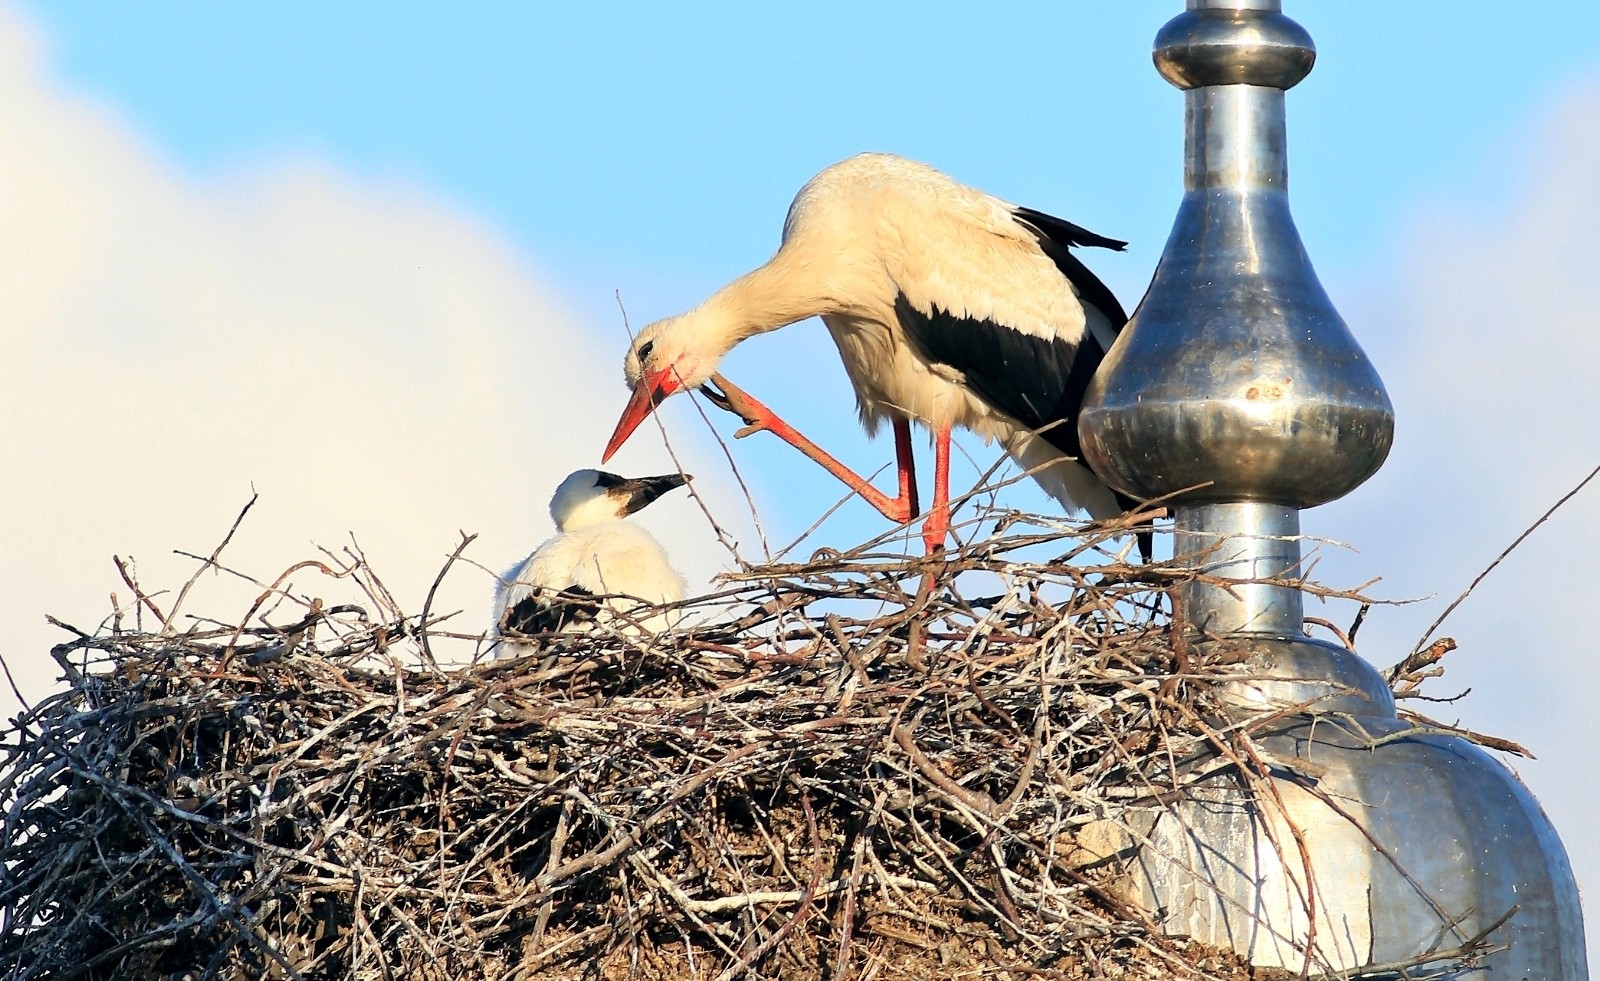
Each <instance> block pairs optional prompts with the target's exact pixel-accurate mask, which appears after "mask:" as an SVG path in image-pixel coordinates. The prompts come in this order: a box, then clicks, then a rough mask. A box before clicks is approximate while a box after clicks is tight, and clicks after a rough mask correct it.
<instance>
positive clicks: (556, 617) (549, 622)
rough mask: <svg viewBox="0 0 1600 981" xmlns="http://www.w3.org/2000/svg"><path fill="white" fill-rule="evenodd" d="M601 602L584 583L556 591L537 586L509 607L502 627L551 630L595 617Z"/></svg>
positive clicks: (516, 630) (512, 630) (514, 630)
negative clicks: (597, 600) (598, 601)
mask: <svg viewBox="0 0 1600 981" xmlns="http://www.w3.org/2000/svg"><path fill="white" fill-rule="evenodd" d="M599 609H600V604H599V603H597V602H596V601H595V599H594V593H591V592H590V591H589V590H587V589H584V588H583V587H582V586H568V587H567V588H566V589H563V590H560V591H559V592H558V591H555V590H549V589H538V588H536V589H534V590H533V592H531V593H529V594H528V595H527V596H524V597H523V598H522V599H521V600H519V601H517V604H516V605H515V606H513V607H511V608H510V609H509V610H507V611H506V613H505V617H504V618H503V620H502V623H501V629H502V630H504V631H506V632H507V633H517V634H548V633H555V632H556V631H558V630H563V629H565V628H566V626H567V625H568V624H571V623H582V622H586V621H590V620H593V619H594V618H595V614H596V613H597V612H599Z"/></svg>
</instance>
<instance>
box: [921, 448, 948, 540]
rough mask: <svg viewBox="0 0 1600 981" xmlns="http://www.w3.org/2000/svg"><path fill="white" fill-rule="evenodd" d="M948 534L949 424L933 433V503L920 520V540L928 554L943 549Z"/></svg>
mask: <svg viewBox="0 0 1600 981" xmlns="http://www.w3.org/2000/svg"><path fill="white" fill-rule="evenodd" d="M949 534H950V426H949V425H948V424H946V425H943V426H940V427H939V428H938V429H936V430H935V431H934V434H933V504H931V505H930V506H929V507H928V517H927V518H926V519H925V520H924V521H923V522H922V541H923V544H925V545H926V546H927V547H928V554H929V555H932V554H933V553H934V552H938V551H942V550H943V549H944V540H945V536H947V535H949Z"/></svg>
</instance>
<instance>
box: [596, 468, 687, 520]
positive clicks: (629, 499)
mask: <svg viewBox="0 0 1600 981" xmlns="http://www.w3.org/2000/svg"><path fill="white" fill-rule="evenodd" d="M693 479H694V478H693V477H692V476H690V475H688V474H682V473H669V474H662V475H661V476H659V477H635V478H633V479H631V480H624V481H623V482H622V483H621V484H618V485H617V486H616V487H615V488H613V489H612V491H611V492H612V493H613V494H616V495H617V496H618V497H620V498H622V501H623V504H622V513H623V514H624V515H628V514H633V513H634V512H635V511H638V510H639V509H640V508H643V507H645V506H646V505H648V504H649V503H650V502H651V501H654V500H655V499H656V498H658V497H660V496H661V495H662V494H665V493H666V492H667V491H669V490H672V489H673V488H675V487H682V486H683V485H684V484H687V483H688V482H689V481H691V480H693Z"/></svg>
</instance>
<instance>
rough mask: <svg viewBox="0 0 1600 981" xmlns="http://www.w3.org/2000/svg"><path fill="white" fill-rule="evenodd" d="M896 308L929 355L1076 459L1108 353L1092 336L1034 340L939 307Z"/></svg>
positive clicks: (902, 301) (899, 303) (906, 303)
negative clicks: (1081, 424)
mask: <svg viewBox="0 0 1600 981" xmlns="http://www.w3.org/2000/svg"><path fill="white" fill-rule="evenodd" d="M894 309H895V315H896V316H897V318H898V319H899V321H900V326H901V328H902V329H903V330H904V331H905V333H906V337H907V338H909V339H910V340H911V343H912V344H913V345H914V346H915V347H916V349H917V352H918V353H919V354H921V355H922V356H923V357H924V358H926V359H927V360H928V361H930V362H932V363H934V364H939V365H944V366H946V367H949V368H953V369H955V370H956V371H959V372H961V374H962V375H963V376H965V378H966V384H967V387H969V388H971V389H972V390H973V391H974V392H976V393H977V394H978V397H979V398H982V399H983V400H984V401H985V402H987V403H989V404H990V405H992V406H994V407H995V408H997V409H999V410H1000V411H1001V412H1004V413H1005V414H1006V415H1008V416H1011V417H1012V418H1013V419H1015V420H1017V421H1018V422H1020V423H1022V424H1023V425H1024V426H1027V427H1028V428H1029V429H1041V430H1043V433H1042V435H1043V436H1044V438H1045V439H1047V440H1049V441H1050V443H1051V444H1052V445H1053V446H1056V447H1058V448H1059V449H1061V450H1062V451H1063V452H1066V453H1069V454H1071V455H1072V456H1077V455H1078V431H1077V415H1078V411H1077V410H1078V406H1079V405H1080V404H1082V402H1083V392H1084V390H1085V389H1087V388H1088V387H1089V379H1091V378H1093V377H1094V369H1095V368H1096V367H1097V366H1098V365H1099V363H1100V358H1101V357H1103V356H1104V355H1103V352H1101V351H1100V346H1099V343H1098V342H1097V341H1095V339H1094V337H1093V336H1092V335H1091V334H1089V333H1088V332H1085V333H1084V337H1083V342H1082V343H1081V344H1073V343H1070V342H1067V341H1063V340H1059V339H1055V338H1044V337H1036V336H1034V335H1032V334H1024V333H1023V332H1022V331H1020V330H1016V329H1014V328H1012V327H1007V326H1005V325H1003V324H996V323H994V322H993V321H990V320H978V319H975V318H972V317H958V316H955V315H954V314H952V313H950V312H949V311H946V310H941V309H940V308H938V307H934V308H933V309H932V310H931V311H930V312H927V313H924V312H923V311H921V310H918V309H917V308H916V307H914V306H912V305H911V301H910V300H908V299H906V297H905V295H904V294H901V295H900V296H897V297H895V302H894ZM1080 348H1081V352H1080ZM1051 423H1057V424H1056V425H1051ZM1047 426H1048V427H1049V428H1046V427H1047Z"/></svg>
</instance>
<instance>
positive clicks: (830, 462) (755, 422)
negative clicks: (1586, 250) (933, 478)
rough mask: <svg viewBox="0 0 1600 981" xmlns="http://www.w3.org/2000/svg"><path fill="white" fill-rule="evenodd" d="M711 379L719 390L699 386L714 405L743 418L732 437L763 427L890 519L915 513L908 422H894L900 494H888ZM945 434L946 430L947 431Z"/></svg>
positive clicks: (907, 517)
mask: <svg viewBox="0 0 1600 981" xmlns="http://www.w3.org/2000/svg"><path fill="white" fill-rule="evenodd" d="M711 380H712V381H713V382H715V383H716V385H717V388H719V389H721V391H720V392H719V391H715V390H713V389H711V388H710V387H702V388H701V389H700V390H701V391H702V392H704V393H705V396H706V397H707V398H709V399H710V400H711V401H712V402H713V403H715V404H716V405H717V406H719V407H721V408H723V409H726V410H728V411H729V412H732V413H733V414H735V415H737V416H738V417H739V418H741V419H743V420H744V421H745V428H743V429H741V430H739V431H738V432H737V433H734V437H735V438H738V437H741V436H748V435H750V434H751V433H753V432H760V431H762V430H765V431H766V432H769V433H771V434H772V435H774V436H776V437H778V438H779V439H781V440H783V441H784V442H785V443H788V444H789V445H790V446H793V447H794V448H795V449H797V450H799V451H800V452H801V453H804V454H805V455H806V456H808V457H810V458H811V459H812V460H814V461H816V462H817V463H818V464H820V465H821V466H822V468H823V469H824V470H826V471H828V472H829V473H831V474H833V475H834V476H835V477H838V478H839V479H840V480H842V481H844V484H845V486H846V487H849V488H850V489H851V490H853V491H855V492H856V493H857V494H860V495H861V496H862V497H863V498H864V499H865V500H866V502H867V503H868V504H870V505H872V506H873V507H875V508H877V509H878V512H879V513H880V514H882V515H883V516H884V517H886V518H888V519H889V520H890V521H894V522H898V523H899V524H907V523H909V522H910V521H911V519H912V518H915V517H916V516H917V495H916V485H915V482H914V480H913V479H912V471H911V429H910V426H909V425H908V424H905V423H896V424H895V425H896V428H895V452H896V455H897V456H899V463H900V496H899V497H897V498H896V497H890V496H889V495H887V494H885V493H884V492H883V491H881V490H878V489H877V488H876V487H874V486H872V485H871V484H869V483H867V480H866V478H865V477H862V476H860V475H859V474H857V473H856V472H855V471H854V470H851V469H850V468H849V467H847V466H845V465H844V464H842V463H840V462H839V461H838V460H837V459H835V458H834V457H833V455H832V454H830V453H828V451H827V450H824V449H823V448H822V447H820V446H818V445H817V444H815V443H813V442H811V440H809V439H807V438H806V437H804V436H802V435H801V434H800V433H799V431H798V430H796V429H795V428H794V427H793V426H791V425H789V424H788V423H786V422H784V421H783V420H782V419H780V418H778V416H777V413H775V412H773V411H772V410H771V409H769V408H767V407H766V406H764V405H762V404H761V403H760V402H758V401H756V400H755V399H754V398H751V397H750V394H749V393H747V392H745V391H744V390H743V389H741V388H739V387H738V386H737V385H734V384H733V383H732V382H730V381H728V380H727V379H726V378H724V377H722V376H721V375H712V376H711ZM901 426H904V427H905V438H904V441H903V446H904V448H903V450H902V440H901V428H900V427H901ZM946 435H947V436H948V435H949V434H948V431H947V432H946Z"/></svg>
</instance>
